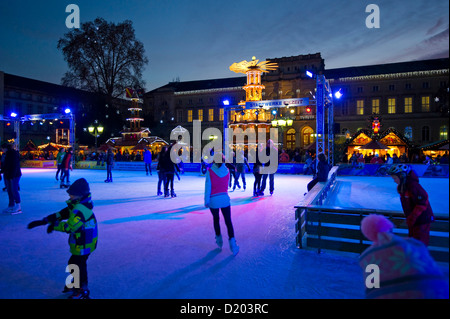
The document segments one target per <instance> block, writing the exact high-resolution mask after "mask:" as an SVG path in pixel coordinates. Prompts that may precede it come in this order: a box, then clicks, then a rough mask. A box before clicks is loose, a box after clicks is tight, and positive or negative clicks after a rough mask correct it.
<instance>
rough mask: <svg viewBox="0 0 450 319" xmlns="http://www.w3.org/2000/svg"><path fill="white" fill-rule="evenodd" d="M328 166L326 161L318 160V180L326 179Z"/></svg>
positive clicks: (323, 180)
mask: <svg viewBox="0 0 450 319" xmlns="http://www.w3.org/2000/svg"><path fill="white" fill-rule="evenodd" d="M329 171H330V167H329V166H328V163H327V162H326V161H319V164H317V176H316V177H317V179H318V181H319V182H326V181H327V180H328V172H329Z"/></svg>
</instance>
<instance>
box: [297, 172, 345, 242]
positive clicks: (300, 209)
mask: <svg viewBox="0 0 450 319" xmlns="http://www.w3.org/2000/svg"><path fill="white" fill-rule="evenodd" d="M338 169H339V166H333V167H332V168H331V169H330V171H329V172H328V179H327V181H326V182H319V183H317V184H316V185H315V186H314V187H313V188H312V189H311V190H310V191H309V192H308V193H306V195H305V196H304V197H303V199H302V201H301V202H300V203H298V204H297V205H296V206H295V208H296V209H295V219H296V223H295V232H296V234H297V236H296V244H297V247H299V248H303V237H304V235H305V234H306V212H307V207H308V206H309V205H322V203H323V202H324V200H325V199H326V197H327V195H328V193H329V192H330V191H331V190H332V188H333V187H334V186H335V185H336V176H337V173H338Z"/></svg>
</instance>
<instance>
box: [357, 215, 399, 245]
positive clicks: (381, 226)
mask: <svg viewBox="0 0 450 319" xmlns="http://www.w3.org/2000/svg"><path fill="white" fill-rule="evenodd" d="M393 228H394V224H392V222H391V221H390V220H388V219H387V218H386V217H384V216H383V215H376V214H371V215H369V216H366V217H364V219H363V220H362V221H361V231H362V233H363V234H364V236H366V237H367V239H369V240H371V241H373V242H375V243H376V242H377V241H378V235H379V234H381V233H386V232H390V231H391V230H392V229H393Z"/></svg>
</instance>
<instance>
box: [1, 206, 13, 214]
mask: <svg viewBox="0 0 450 319" xmlns="http://www.w3.org/2000/svg"><path fill="white" fill-rule="evenodd" d="M13 209H14V206H8V207H6V208H5V209H4V210H3V211H2V212H3V214H11V212H12V211H13Z"/></svg>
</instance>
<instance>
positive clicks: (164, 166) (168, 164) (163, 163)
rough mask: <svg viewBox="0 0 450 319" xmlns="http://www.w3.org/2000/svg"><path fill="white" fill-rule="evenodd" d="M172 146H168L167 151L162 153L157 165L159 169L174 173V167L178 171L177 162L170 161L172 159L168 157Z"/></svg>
mask: <svg viewBox="0 0 450 319" xmlns="http://www.w3.org/2000/svg"><path fill="white" fill-rule="evenodd" d="M172 146H173V145H171V146H169V148H168V149H167V151H166V152H165V153H164V155H163V156H162V158H160V160H159V163H158V167H159V169H160V170H162V171H164V172H165V173H175V169H176V170H177V172H179V171H180V168H179V167H178V164H176V163H174V162H172V159H171V158H170V153H171V151H172Z"/></svg>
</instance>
